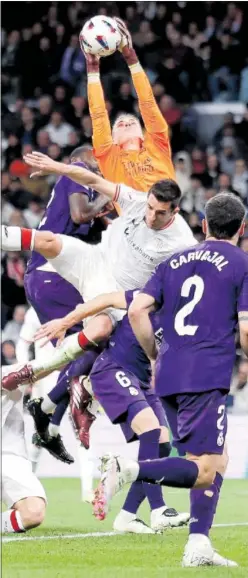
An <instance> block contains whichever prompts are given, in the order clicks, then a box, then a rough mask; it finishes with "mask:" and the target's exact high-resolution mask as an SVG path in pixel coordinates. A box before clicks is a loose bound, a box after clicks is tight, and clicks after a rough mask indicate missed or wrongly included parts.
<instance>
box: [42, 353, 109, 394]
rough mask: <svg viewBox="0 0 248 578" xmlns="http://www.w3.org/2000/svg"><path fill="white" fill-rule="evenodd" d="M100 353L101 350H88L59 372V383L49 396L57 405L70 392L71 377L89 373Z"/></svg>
mask: <svg viewBox="0 0 248 578" xmlns="http://www.w3.org/2000/svg"><path fill="white" fill-rule="evenodd" d="M98 355H99V351H97V352H96V351H95V350H92V351H91V350H90V351H86V353H85V354H84V355H82V356H81V357H80V358H79V359H76V360H75V361H72V362H71V363H69V364H68V365H67V366H66V367H64V369H62V371H61V372H60V374H59V377H58V380H57V383H56V385H55V387H54V388H53V389H51V391H50V392H49V394H48V396H49V397H50V399H51V401H53V403H55V404H56V405H57V404H58V403H59V401H60V400H61V399H62V398H63V397H64V395H65V394H66V393H67V392H68V388H69V385H70V379H72V377H78V376H79V375H89V373H90V371H91V369H92V366H93V364H94V362H95V360H96V358H97V357H98Z"/></svg>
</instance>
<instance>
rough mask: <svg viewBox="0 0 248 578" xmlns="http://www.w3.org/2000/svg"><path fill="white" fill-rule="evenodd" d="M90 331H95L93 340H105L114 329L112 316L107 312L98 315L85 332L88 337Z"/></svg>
mask: <svg viewBox="0 0 248 578" xmlns="http://www.w3.org/2000/svg"><path fill="white" fill-rule="evenodd" d="M89 331H93V333H94V338H93V341H95V340H96V341H97V342H98V343H99V342H100V341H104V340H105V339H107V338H108V337H109V335H110V334H111V333H112V331H113V324H112V321H111V319H110V317H109V316H108V315H105V314H103V315H97V317H95V318H94V319H92V320H91V323H90V325H89V326H87V329H86V332H85V333H86V335H87V337H88V333H89Z"/></svg>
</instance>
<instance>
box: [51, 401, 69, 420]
mask: <svg viewBox="0 0 248 578" xmlns="http://www.w3.org/2000/svg"><path fill="white" fill-rule="evenodd" d="M69 401H70V396H69V394H68V393H67V394H66V395H64V397H63V398H62V399H61V400H60V402H59V403H58V405H57V407H56V409H55V412H54V414H53V415H52V417H51V423H53V425H60V423H61V420H62V417H63V416H64V414H65V412H66V410H67V407H68V404H69Z"/></svg>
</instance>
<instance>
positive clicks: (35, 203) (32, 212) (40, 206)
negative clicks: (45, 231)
mask: <svg viewBox="0 0 248 578" xmlns="http://www.w3.org/2000/svg"><path fill="white" fill-rule="evenodd" d="M43 213H44V203H43V202H42V200H41V199H40V197H35V196H33V198H32V199H31V200H30V202H29V204H28V208H27V209H24V211H23V216H24V219H25V221H26V223H27V226H28V228H29V229H36V228H37V227H38V225H39V223H40V221H41V219H42V216H43Z"/></svg>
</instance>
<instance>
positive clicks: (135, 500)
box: [123, 429, 165, 514]
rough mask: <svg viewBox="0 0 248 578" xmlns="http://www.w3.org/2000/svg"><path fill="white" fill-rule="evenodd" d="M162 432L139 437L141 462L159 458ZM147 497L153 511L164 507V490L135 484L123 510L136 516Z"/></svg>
mask: <svg viewBox="0 0 248 578" xmlns="http://www.w3.org/2000/svg"><path fill="white" fill-rule="evenodd" d="M159 436H160V430H159V429H156V430H152V431H149V432H146V433H144V434H141V435H140V436H139V441H140V446H139V460H148V459H154V458H157V457H158V455H159ZM146 497H147V499H148V501H149V504H150V508H151V510H155V509H156V508H161V506H164V505H165V503H164V500H163V494H162V490H161V488H160V487H159V486H155V485H153V484H149V483H146V482H139V481H136V482H133V484H132V485H131V487H130V490H129V492H128V494H127V497H126V500H125V503H124V506H123V510H126V511H127V512H131V513H132V514H136V512H137V510H138V508H139V506H140V505H141V504H142V502H143V501H144V499H145V498H146Z"/></svg>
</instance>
